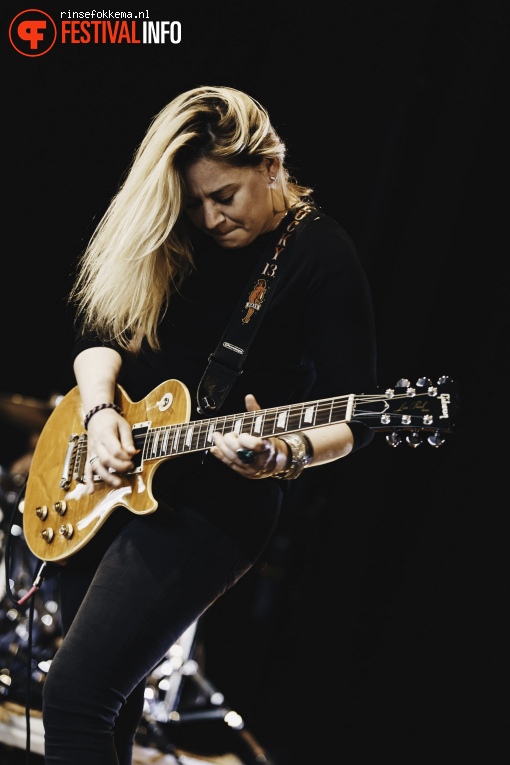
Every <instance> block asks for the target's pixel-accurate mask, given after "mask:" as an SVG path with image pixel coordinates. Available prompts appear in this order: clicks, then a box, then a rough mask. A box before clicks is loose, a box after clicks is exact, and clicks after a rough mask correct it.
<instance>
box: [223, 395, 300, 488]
mask: <svg viewBox="0 0 510 765" xmlns="http://www.w3.org/2000/svg"><path fill="white" fill-rule="evenodd" d="M245 403H246V410H247V411H248V412H255V411H257V410H258V409H260V406H259V404H258V403H257V401H256V399H255V397H254V396H252V395H251V394H248V395H247V396H246V398H245ZM213 440H214V446H212V447H211V449H210V453H211V454H212V455H213V456H214V457H216V458H217V459H219V460H220V461H221V462H224V463H225V465H228V466H229V467H230V468H232V470H234V471H235V472H236V473H239V474H240V475H242V476H244V477H245V478H252V479H259V478H270V477H271V476H272V475H274V474H275V473H279V472H280V471H282V470H284V469H285V467H286V464H287V452H286V449H287V446H286V444H285V443H284V442H283V441H280V439H278V438H257V437H256V436H252V435H250V434H249V433H234V432H233V431H232V432H231V433H225V434H223V435H222V434H221V433H218V432H216V433H214V434H213Z"/></svg>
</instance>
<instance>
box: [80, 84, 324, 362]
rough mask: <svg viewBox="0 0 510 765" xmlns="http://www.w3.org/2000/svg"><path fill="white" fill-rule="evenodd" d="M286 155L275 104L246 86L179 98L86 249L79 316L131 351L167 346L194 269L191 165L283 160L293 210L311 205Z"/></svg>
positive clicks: (153, 130)
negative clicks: (170, 310) (164, 326)
mask: <svg viewBox="0 0 510 765" xmlns="http://www.w3.org/2000/svg"><path fill="white" fill-rule="evenodd" d="M285 152H286V148H285V145H284V143H283V142H282V140H281V139H280V138H279V136H278V135H277V133H276V131H275V130H274V128H273V127H272V125H271V122H270V119H269V115H268V113H267V111H266V109H264V107H263V106H261V104H260V103H258V102H257V101H256V100H255V99H253V98H251V97H250V96H248V95H246V94H245V93H243V92H241V91H239V90H235V89H233V88H229V87H212V86H205V87H198V88H194V89H192V90H188V91H186V92H184V93H182V94H181V95H179V96H177V97H176V98H174V99H173V100H172V101H171V102H170V103H169V104H168V105H167V106H165V107H164V108H163V109H162V110H161V111H160V112H159V114H157V115H156V116H155V117H154V119H153V120H152V122H151V124H150V126H149V128H148V130H147V133H146V135H145V137H144V139H143V140H142V142H141V144H140V146H139V147H138V149H137V150H136V152H135V153H134V156H133V160H132V162H131V165H130V167H129V168H128V172H127V174H126V176H125V180H124V181H123V183H122V184H121V185H120V186H119V189H118V191H117V193H116V194H115V196H114V197H113V199H112V201H111V202H110V204H109V206H108V209H107V211H106V213H105V214H104V215H103V217H102V219H101V220H100V222H99V224H98V226H97V228H96V229H95V231H94V233H93V235H92V237H91V239H90V241H89V243H88V246H87V247H86V249H85V251H84V252H83V254H82V255H81V258H80V260H79V270H78V276H77V278H76V280H75V283H74V286H73V287H72V290H71V293H70V296H69V301H70V303H74V304H75V306H76V309H77V313H76V316H77V321H78V320H80V319H81V321H82V322H83V326H84V329H85V330H86V331H89V332H92V333H94V334H96V335H97V336H98V337H99V338H100V339H101V340H106V341H107V340H113V339H114V340H115V341H116V342H117V343H119V345H120V346H121V347H122V348H125V349H131V350H136V349H138V348H139V345H140V342H141V339H142V338H143V337H145V338H146V339H147V342H148V343H149V345H150V347H151V348H153V349H155V350H157V349H159V347H160V345H159V341H158V325H159V322H160V321H161V318H162V316H163V315H164V312H165V310H166V309H167V307H168V301H169V299H170V296H171V294H172V293H173V292H174V291H175V290H178V288H179V285H180V284H181V283H182V281H183V279H184V278H185V277H186V276H187V275H188V274H189V272H190V271H191V269H192V268H193V253H192V249H191V245H190V242H189V239H188V236H187V234H186V225H185V220H184V216H183V215H182V200H183V195H184V190H185V187H184V181H183V171H184V169H185V168H186V166H187V165H188V164H189V163H191V162H192V161H193V160H194V159H197V158H199V157H208V158H214V159H222V160H225V161H228V162H230V163H232V164H234V165H236V166H247V165H253V166H256V165H258V164H259V163H260V162H261V161H262V160H263V159H264V158H278V159H279V170H278V181H279V184H280V186H281V189H282V193H283V201H284V206H285V209H290V208H291V207H295V206H299V205H301V204H305V202H306V201H307V200H309V199H310V195H311V191H312V190H311V189H310V188H307V187H304V186H301V185H299V184H298V183H296V182H295V181H294V180H293V179H292V178H291V177H290V174H289V172H288V170H287V168H286V167H285V166H284V159H285Z"/></svg>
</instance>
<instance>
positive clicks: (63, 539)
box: [23, 380, 191, 561]
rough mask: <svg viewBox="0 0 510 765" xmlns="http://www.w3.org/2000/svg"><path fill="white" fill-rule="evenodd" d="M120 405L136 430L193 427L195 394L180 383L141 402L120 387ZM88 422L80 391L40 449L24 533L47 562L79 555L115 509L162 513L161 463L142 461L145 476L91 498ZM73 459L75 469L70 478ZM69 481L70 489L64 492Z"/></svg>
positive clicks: (56, 414) (58, 413)
mask: <svg viewBox="0 0 510 765" xmlns="http://www.w3.org/2000/svg"><path fill="white" fill-rule="evenodd" d="M115 403H116V404H117V405H118V406H120V408H121V409H122V411H123V413H124V416H125V418H126V419H127V420H128V422H130V423H131V424H132V425H135V424H136V423H149V424H150V427H151V428H158V427H159V426H160V425H161V426H167V425H168V424H169V423H179V422H188V421H189V417H190V412H191V402H190V395H189V391H188V389H187V388H186V386H185V385H183V384H182V383H181V382H179V381H178V380H167V381H166V382H164V383H162V384H161V385H159V386H158V387H157V388H155V389H154V390H153V391H151V393H149V394H148V395H147V396H146V398H144V399H143V400H142V401H138V402H133V401H131V399H130V398H129V397H128V395H127V394H126V392H125V391H124V389H123V388H122V387H121V386H117V395H116V398H115ZM83 417H84V412H83V409H82V404H81V398H80V394H79V390H78V387H75V388H73V389H72V390H71V391H69V393H68V394H67V395H66V396H64V398H63V399H62V401H61V402H60V403H59V404H58V405H57V406H56V408H55V409H54V410H53V412H52V414H51V415H50V417H49V418H48V420H47V422H46V424H45V426H44V428H43V431H42V433H41V435H40V437H39V440H38V442H37V446H36V448H35V452H34V456H33V460H32V466H31V469H30V473H29V476H28V481H27V487H26V492H25V499H24V502H23V531H24V535H25V539H26V542H27V545H28V547H29V548H30V550H31V551H32V552H33V554H34V555H35V556H36V557H37V558H40V559H41V560H46V561H60V560H63V559H64V558H67V557H68V556H69V555H71V554H72V553H75V552H77V551H78V550H79V549H80V548H81V547H83V546H84V545H85V544H86V543H87V542H88V541H89V540H90V539H91V538H92V536H94V534H95V533H96V532H97V531H98V529H99V527H100V526H101V525H102V524H103V523H104V522H105V520H106V519H107V518H108V516H109V515H110V514H111V513H112V511H113V510H114V508H115V507H119V506H124V507H126V508H127V509H128V510H129V511H131V512H133V513H137V514H140V515H144V514H147V513H152V512H154V511H155V510H156V508H157V502H156V500H155V499H154V496H153V494H152V477H153V475H154V472H155V470H156V468H157V467H158V466H159V464H160V463H161V460H160V459H158V460H157V461H150V460H143V461H141V465H140V468H139V472H136V473H134V474H132V475H129V476H126V477H124V478H123V485H122V486H121V487H120V488H118V489H113V488H112V487H110V486H106V485H105V484H104V483H103V482H102V481H98V482H97V483H96V489H95V492H94V494H85V492H84V488H85V487H84V484H83V483H82V482H81V477H82V476H83V471H84V468H85V464H86V458H87V447H86V433H85V431H84V428H83ZM80 439H81V441H80ZM68 457H69V459H70V460H71V463H70V464H69V465H68V470H67V472H66V470H64V469H63V468H64V467H65V466H66V464H67V463H68V459H67V458H68ZM168 458H170V457H168ZM168 458H167V459H168ZM64 475H65V481H66V483H69V485H68V486H67V485H66V487H65V488H62V486H61V484H62V481H63V477H64ZM71 528H72V532H71V531H70V530H71ZM61 529H63V530H65V533H62V532H61ZM44 532H46V533H44ZM70 533H71V536H69V537H67V536H66V534H70Z"/></svg>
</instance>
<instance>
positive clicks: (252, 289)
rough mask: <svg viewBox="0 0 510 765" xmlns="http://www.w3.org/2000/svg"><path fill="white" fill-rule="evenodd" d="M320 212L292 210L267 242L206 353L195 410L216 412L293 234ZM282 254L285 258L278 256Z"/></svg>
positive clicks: (281, 269)
mask: <svg viewBox="0 0 510 765" xmlns="http://www.w3.org/2000/svg"><path fill="white" fill-rule="evenodd" d="M319 217H321V213H319V211H318V210H317V209H316V208H315V207H312V206H310V205H306V206H305V207H299V208H297V209H296V210H294V211H293V214H292V215H291V217H290V220H289V221H288V224H287V226H286V227H285V228H284V230H283V231H282V232H281V234H280V235H279V237H278V240H277V241H276V243H275V242H274V240H273V241H271V242H270V244H269V245H268V247H267V248H266V249H265V250H264V252H263V253H262V257H261V259H260V260H259V262H258V263H257V265H256V267H255V269H254V271H253V273H252V275H251V277H250V279H249V281H248V283H247V285H246V287H245V289H244V290H243V293H242V295H241V298H240V300H239V302H238V304H237V306H236V308H235V310H234V313H233V314H232V317H231V319H230V321H229V323H228V325H227V327H226V328H225V331H224V333H223V335H222V337H221V338H220V341H219V343H218V345H217V346H216V349H215V350H214V352H213V353H211V355H210V356H209V363H208V365H207V367H206V370H205V372H204V374H203V375H202V379H201V381H200V384H199V386H198V389H197V412H198V413H199V414H208V413H210V412H216V411H218V409H219V408H220V407H221V406H222V404H223V402H224V401H225V399H226V397H227V395H228V393H229V391H230V389H231V388H232V385H233V384H234V382H235V381H236V380H237V378H238V377H239V375H240V374H241V373H242V366H243V364H244V361H245V359H246V356H247V355H248V351H249V349H250V346H251V344H252V342H253V338H254V337H255V333H256V332H257V329H258V328H259V326H260V323H261V321H262V319H263V317H264V315H265V313H266V311H267V309H268V307H269V303H270V302H271V298H272V297H273V295H274V292H275V287H276V284H277V283H278V281H279V280H280V279H281V277H282V274H283V272H284V271H286V270H288V269H289V268H290V263H291V259H290V257H289V255H290V253H291V251H292V246H293V244H294V243H295V241H296V238H297V235H298V234H299V233H300V232H301V231H302V229H303V228H304V226H305V225H306V224H307V223H309V222H310V221H312V220H317V219H318V218H319ZM283 255H285V258H283V257H282V256H283Z"/></svg>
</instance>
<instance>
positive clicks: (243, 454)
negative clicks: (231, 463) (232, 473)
mask: <svg viewBox="0 0 510 765" xmlns="http://www.w3.org/2000/svg"><path fill="white" fill-rule="evenodd" d="M236 454H237V456H238V457H239V459H240V460H241V462H243V463H244V464H245V465H251V463H252V462H254V460H255V458H256V457H257V453H256V452H254V451H253V449H237V451H236Z"/></svg>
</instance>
